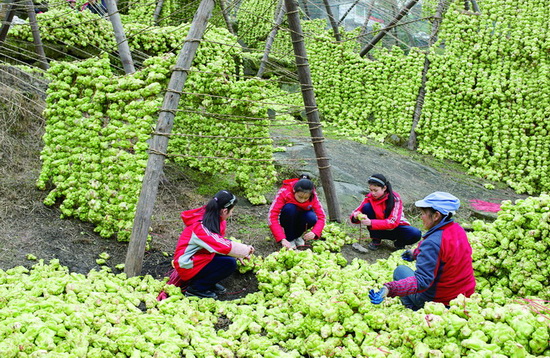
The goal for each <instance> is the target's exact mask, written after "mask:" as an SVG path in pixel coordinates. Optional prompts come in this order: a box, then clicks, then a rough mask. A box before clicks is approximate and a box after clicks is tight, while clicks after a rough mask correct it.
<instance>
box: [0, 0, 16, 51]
mask: <svg viewBox="0 0 550 358" xmlns="http://www.w3.org/2000/svg"><path fill="white" fill-rule="evenodd" d="M5 5H6V7H7V9H6V16H5V17H4V21H3V22H2V27H1V28H0V45H1V44H2V43H3V42H4V41H5V40H6V36H7V35H8V31H9V29H10V26H11V22H12V21H13V17H14V16H15V6H16V5H17V4H16V1H14V0H8V2H7V3H6V4H5Z"/></svg>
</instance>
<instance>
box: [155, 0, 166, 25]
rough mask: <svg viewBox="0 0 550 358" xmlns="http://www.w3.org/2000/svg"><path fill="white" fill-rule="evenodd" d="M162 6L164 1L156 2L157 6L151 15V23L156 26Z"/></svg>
mask: <svg viewBox="0 0 550 358" xmlns="http://www.w3.org/2000/svg"><path fill="white" fill-rule="evenodd" d="M163 4H164V0H158V1H157V6H155V12H154V13H153V23H154V24H155V25H157V26H158V24H159V17H160V12H161V11H162V5H163Z"/></svg>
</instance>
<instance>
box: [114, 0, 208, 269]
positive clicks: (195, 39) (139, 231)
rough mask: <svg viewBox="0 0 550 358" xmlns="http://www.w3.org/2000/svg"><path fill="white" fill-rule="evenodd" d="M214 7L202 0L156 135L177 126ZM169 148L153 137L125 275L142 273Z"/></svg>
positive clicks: (160, 138) (162, 138) (161, 138)
mask: <svg viewBox="0 0 550 358" xmlns="http://www.w3.org/2000/svg"><path fill="white" fill-rule="evenodd" d="M213 8H214V0H202V1H201V3H200V5H199V8H198V9H197V12H196V13H195V17H194V18H193V22H192V23H191V28H190V29H189V33H188V34H187V38H186V39H185V43H184V45H183V47H182V49H181V51H180V53H179V54H178V58H177V60H176V65H175V66H174V69H173V72H172V76H171V78H170V83H169V84H168V90H167V91H166V95H165V96H164V102H163V103H162V108H161V110H160V115H159V119H158V122H157V127H156V130H155V132H156V133H170V132H171V131H172V126H173V124H174V117H175V110H176V109H177V108H178V105H179V101H180V98H181V91H182V90H183V87H184V85H185V81H186V80H187V74H188V72H189V69H190V68H191V65H192V64H193V58H194V57H195V53H196V52H197V48H198V47H199V42H200V41H201V39H202V37H203V35H204V31H205V29H206V25H207V24H208V19H209V18H210V16H212V9H213ZM167 148H168V137H167V136H164V135H153V137H152V140H151V144H150V147H149V159H148V161H147V168H146V169H145V176H144V177H143V184H142V187H141V193H140V195H139V201H138V205H137V209H136V216H135V218H134V227H133V229H132V235H131V237H130V244H129V245H128V252H127V254H126V261H125V265H124V272H125V273H126V275H127V276H128V277H132V276H136V275H139V274H140V273H141V269H142V265H143V254H144V252H145V244H146V242H147V236H148V235H149V227H150V226H151V216H152V214H153V207H154V205H155V200H156V197H157V192H158V184H159V180H160V176H161V173H162V172H163V166H164V159H165V158H164V156H165V154H163V153H166V149H167Z"/></svg>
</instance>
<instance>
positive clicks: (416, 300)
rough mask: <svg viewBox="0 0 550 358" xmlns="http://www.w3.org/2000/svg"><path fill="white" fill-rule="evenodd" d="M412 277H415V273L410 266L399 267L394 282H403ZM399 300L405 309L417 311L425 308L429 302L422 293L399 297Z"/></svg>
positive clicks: (395, 272) (394, 275) (394, 272)
mask: <svg viewBox="0 0 550 358" xmlns="http://www.w3.org/2000/svg"><path fill="white" fill-rule="evenodd" d="M410 276H414V271H413V270H412V269H411V268H410V267H409V266H405V265H399V266H397V267H396V268H395V270H394V271H393V280H394V281H398V280H402V279H404V278H407V277H410ZM399 299H400V300H401V303H403V305H404V306H405V307H407V308H410V309H412V310H415V311H416V310H419V309H421V308H422V307H424V303H426V302H428V299H427V297H426V296H425V295H423V294H421V293H413V294H412V295H408V296H404V297H399Z"/></svg>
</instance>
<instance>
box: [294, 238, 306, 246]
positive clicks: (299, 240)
mask: <svg viewBox="0 0 550 358" xmlns="http://www.w3.org/2000/svg"><path fill="white" fill-rule="evenodd" d="M294 242H295V243H296V246H304V245H305V244H306V242H305V241H304V239H303V238H302V237H301V236H300V237H299V238H297V239H296V240H294Z"/></svg>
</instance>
